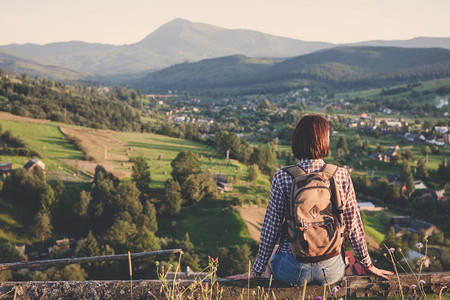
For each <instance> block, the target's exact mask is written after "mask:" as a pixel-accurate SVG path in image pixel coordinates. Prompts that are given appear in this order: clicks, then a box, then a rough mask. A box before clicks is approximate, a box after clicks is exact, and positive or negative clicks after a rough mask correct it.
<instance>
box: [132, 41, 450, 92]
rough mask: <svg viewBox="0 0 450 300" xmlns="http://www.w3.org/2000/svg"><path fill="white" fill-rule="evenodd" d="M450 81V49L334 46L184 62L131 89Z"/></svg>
mask: <svg viewBox="0 0 450 300" xmlns="http://www.w3.org/2000/svg"><path fill="white" fill-rule="evenodd" d="M445 77H450V50H447V49H440V48H431V49H420V48H394V47H335V48H332V49H326V50H321V51H316V52H314V53H311V54H306V55H301V56H297V57H293V58H290V59H285V60H279V61H277V60H273V59H272V60H269V59H260V60H257V59H252V58H248V57H245V56H230V57H222V58H217V59H207V60H203V61H200V62H197V63H183V64H179V65H175V66H172V67H170V68H167V69H164V70H161V71H158V72H154V73H150V74H148V75H146V76H145V77H143V78H142V79H140V80H135V81H130V82H128V84H129V85H130V86H132V87H134V88H139V89H142V90H143V91H145V92H152V93H163V92H167V90H169V89H170V90H189V91H200V90H201V91H203V92H205V91H208V92H218V91H220V90H223V89H225V88H226V89H235V90H239V89H240V92H242V91H245V92H246V93H248V92H255V91H261V90H264V91H265V92H278V91H281V90H287V89H290V88H293V87H300V86H305V85H306V86H311V85H320V86H322V87H334V88H337V87H340V88H342V87H350V88H355V87H362V86H363V87H377V86H379V85H382V84H395V83H401V82H409V81H420V80H425V79H433V78H445Z"/></svg>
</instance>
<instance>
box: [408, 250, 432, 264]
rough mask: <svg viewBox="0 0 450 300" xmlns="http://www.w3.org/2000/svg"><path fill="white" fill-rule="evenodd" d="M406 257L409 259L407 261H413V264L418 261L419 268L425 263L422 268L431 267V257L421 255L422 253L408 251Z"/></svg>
mask: <svg viewBox="0 0 450 300" xmlns="http://www.w3.org/2000/svg"><path fill="white" fill-rule="evenodd" d="M406 257H407V259H406V260H407V261H413V262H414V261H416V264H417V265H418V266H420V264H421V263H422V261H423V265H422V266H423V267H424V268H429V267H430V262H431V259H430V257H429V256H426V255H425V254H423V253H420V252H417V251H414V250H406ZM403 260H404V259H403Z"/></svg>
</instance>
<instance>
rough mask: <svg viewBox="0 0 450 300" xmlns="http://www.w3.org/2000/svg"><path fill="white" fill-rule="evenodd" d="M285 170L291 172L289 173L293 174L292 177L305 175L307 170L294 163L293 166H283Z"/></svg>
mask: <svg viewBox="0 0 450 300" xmlns="http://www.w3.org/2000/svg"><path fill="white" fill-rule="evenodd" d="M283 170H285V171H286V172H288V173H289V175H291V176H292V178H295V177H298V176H300V175H305V174H306V171H305V170H303V169H302V168H301V167H300V166H298V165H292V166H288V167H285V168H283Z"/></svg>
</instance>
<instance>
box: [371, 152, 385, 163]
mask: <svg viewBox="0 0 450 300" xmlns="http://www.w3.org/2000/svg"><path fill="white" fill-rule="evenodd" d="M369 159H371V160H379V161H382V160H384V156H383V155H381V154H379V153H372V154H369Z"/></svg>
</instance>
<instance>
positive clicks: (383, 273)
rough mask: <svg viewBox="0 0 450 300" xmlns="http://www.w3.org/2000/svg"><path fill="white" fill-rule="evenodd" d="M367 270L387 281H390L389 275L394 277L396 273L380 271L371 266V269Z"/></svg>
mask: <svg viewBox="0 0 450 300" xmlns="http://www.w3.org/2000/svg"><path fill="white" fill-rule="evenodd" d="M365 270H366V271H368V272H370V273H372V274H374V275H377V276H380V277H383V278H386V279H389V277H388V276H387V275H393V274H394V272H391V271H387V270H382V269H378V268H377V267H375V266H370V267H368V268H367V269H365Z"/></svg>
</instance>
